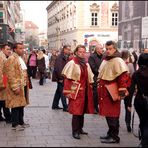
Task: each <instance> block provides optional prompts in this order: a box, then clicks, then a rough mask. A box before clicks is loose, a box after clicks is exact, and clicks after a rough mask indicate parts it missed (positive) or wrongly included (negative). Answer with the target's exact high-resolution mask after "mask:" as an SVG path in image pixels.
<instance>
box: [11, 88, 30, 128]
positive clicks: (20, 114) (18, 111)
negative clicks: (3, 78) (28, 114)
mask: <svg viewBox="0 0 148 148" xmlns="http://www.w3.org/2000/svg"><path fill="white" fill-rule="evenodd" d="M24 94H25V98H27V86H25V87H24ZM11 120H12V127H15V126H17V125H23V124H24V106H21V107H15V108H12V109H11Z"/></svg>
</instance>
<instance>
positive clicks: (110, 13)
mask: <svg viewBox="0 0 148 148" xmlns="http://www.w3.org/2000/svg"><path fill="white" fill-rule="evenodd" d="M46 9H47V17H48V31H47V38H48V47H49V49H52V48H56V49H60V48H61V47H62V46H63V45H64V44H70V45H71V47H72V49H74V48H75V47H76V45H78V44H83V45H85V46H86V48H87V50H93V49H94V47H95V46H96V44H102V45H104V44H105V42H106V41H107V40H115V41H117V40H118V1H87V2H86V1H52V2H51V3H50V4H49V6H48V7H47V8H46Z"/></svg>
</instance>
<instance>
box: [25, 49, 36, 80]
mask: <svg viewBox="0 0 148 148" xmlns="http://www.w3.org/2000/svg"><path fill="white" fill-rule="evenodd" d="M27 69H28V74H29V77H32V78H33V79H35V78H36V72H37V54H36V52H35V51H31V54H30V55H29V57H28V60H27Z"/></svg>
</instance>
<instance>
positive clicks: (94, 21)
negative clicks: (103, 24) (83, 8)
mask: <svg viewBox="0 0 148 148" xmlns="http://www.w3.org/2000/svg"><path fill="white" fill-rule="evenodd" d="M99 10H100V9H99V5H97V4H96V3H93V4H92V5H90V12H91V26H98V16H99Z"/></svg>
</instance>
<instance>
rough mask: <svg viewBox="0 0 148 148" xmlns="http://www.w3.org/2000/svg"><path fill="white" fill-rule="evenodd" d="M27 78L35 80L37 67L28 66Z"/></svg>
mask: <svg viewBox="0 0 148 148" xmlns="http://www.w3.org/2000/svg"><path fill="white" fill-rule="evenodd" d="M28 71H29V76H30V77H32V78H36V72H37V66H28Z"/></svg>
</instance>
